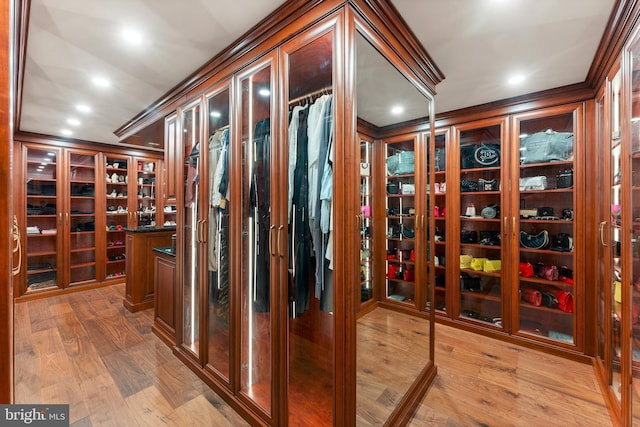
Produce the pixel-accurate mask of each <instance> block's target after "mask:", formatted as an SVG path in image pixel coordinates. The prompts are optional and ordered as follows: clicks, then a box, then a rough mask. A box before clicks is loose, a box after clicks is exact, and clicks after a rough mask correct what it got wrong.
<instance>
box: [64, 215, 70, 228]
mask: <svg viewBox="0 0 640 427" xmlns="http://www.w3.org/2000/svg"><path fill="white" fill-rule="evenodd" d="M64 216H65V218H66V220H67V225H69V212H67V213H65V214H64Z"/></svg>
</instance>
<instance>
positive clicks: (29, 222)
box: [15, 141, 164, 297]
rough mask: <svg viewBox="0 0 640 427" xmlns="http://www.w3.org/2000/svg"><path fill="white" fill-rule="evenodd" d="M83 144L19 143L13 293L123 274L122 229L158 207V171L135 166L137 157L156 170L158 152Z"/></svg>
mask: <svg viewBox="0 0 640 427" xmlns="http://www.w3.org/2000/svg"><path fill="white" fill-rule="evenodd" d="M83 147H84V146H83V145H82V144H73V145H72V144H69V145H68V146H62V147H58V146H55V145H53V144H49V143H41V142H29V141H25V142H23V143H22V144H21V145H20V150H18V155H17V156H16V158H17V162H16V163H17V164H18V165H20V167H19V168H18V169H19V170H20V173H21V174H22V176H23V179H22V180H17V182H19V183H18V184H17V187H16V192H15V194H16V195H17V197H16V199H17V200H19V201H20V204H21V205H22V206H23V208H22V209H19V210H17V212H18V218H19V223H20V224H21V226H22V227H24V228H23V233H22V234H23V236H24V237H23V242H22V245H23V247H24V248H25V252H26V253H25V255H26V261H25V262H26V268H25V269H24V271H23V273H22V274H21V275H20V276H19V280H18V283H19V285H18V286H17V289H18V292H16V296H17V297H27V296H29V297H31V296H35V295H46V294H50V293H52V292H57V291H61V290H66V289H70V288H72V287H84V286H94V285H95V286H97V285H101V284H103V283H105V284H107V283H114V282H116V281H122V280H123V279H124V276H125V274H126V271H125V258H126V253H125V246H126V239H125V229H126V228H127V227H137V226H138V224H139V223H141V222H140V221H141V220H143V219H144V218H151V219H152V220H153V219H154V218H155V215H156V211H158V210H159V211H162V210H163V207H162V201H161V200H160V201H159V203H160V204H159V205H156V202H155V196H154V188H155V185H154V183H153V182H152V180H154V175H155V172H153V171H151V170H146V171H145V170H144V169H142V170H141V171H136V168H137V166H136V165H138V164H140V165H141V167H142V164H147V165H149V164H153V169H154V171H155V170H157V168H159V167H160V165H161V164H162V162H161V160H159V159H157V158H155V159H154V158H153V157H143V156H139V155H138V156H136V155H127V154H121V153H120V154H118V153H112V152H104V151H96V150H95V149H93V150H92V149H87V148H83ZM146 167H147V168H150V166H146ZM138 176H140V177H142V181H141V182H142V183H141V184H137V179H138ZM145 179H147V182H146V183H145V181H144V180H145ZM22 182H24V183H25V184H21V183H22ZM138 194H141V196H140V197H138ZM139 202H140V203H139ZM140 205H142V212H141V214H139V213H138V210H140ZM159 215H160V217H159V220H160V221H163V219H162V218H163V216H162V215H164V213H163V212H160V213H159ZM139 220H140V221H139ZM147 222H149V221H148V220H147ZM149 223H150V222H149Z"/></svg>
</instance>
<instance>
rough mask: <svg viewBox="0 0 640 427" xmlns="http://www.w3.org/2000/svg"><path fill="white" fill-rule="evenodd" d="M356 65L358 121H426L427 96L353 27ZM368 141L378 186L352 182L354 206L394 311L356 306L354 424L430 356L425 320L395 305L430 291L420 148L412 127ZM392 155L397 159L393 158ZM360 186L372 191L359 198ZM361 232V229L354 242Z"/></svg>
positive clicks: (365, 419) (403, 388)
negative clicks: (358, 200)
mask: <svg viewBox="0 0 640 427" xmlns="http://www.w3.org/2000/svg"><path fill="white" fill-rule="evenodd" d="M356 67H357V68H356V86H357V101H356V104H357V116H358V121H359V123H360V124H363V123H365V124H366V127H367V128H369V127H373V128H374V129H379V130H382V129H383V128H384V127H386V126H391V125H399V124H402V123H403V122H407V121H410V120H414V119H422V120H424V121H428V117H429V106H430V101H429V99H427V98H426V97H425V96H424V95H423V94H422V93H421V92H420V91H418V90H417V89H416V87H415V86H414V85H413V84H412V83H411V82H410V81H409V80H407V78H406V77H404V75H403V74H401V73H400V72H399V71H398V69H397V68H396V67H395V66H393V64H392V63H391V62H390V61H389V60H388V59H387V58H385V56H383V55H382V54H381V52H380V51H379V50H378V49H377V48H376V47H374V46H373V45H372V44H371V43H370V42H369V41H368V40H367V39H366V38H365V37H364V36H362V35H361V34H360V33H358V34H357V35H356ZM358 130H359V132H360V131H361V129H358ZM360 139H362V138H360ZM374 144H378V145H379V147H381V148H382V149H381V150H379V151H377V152H379V153H381V154H382V159H380V161H378V162H377V163H375V165H376V166H377V167H372V168H371V176H372V177H373V178H372V179H371V182H372V185H374V186H375V185H377V186H378V187H379V188H375V187H373V188H371V189H367V188H365V191H364V193H363V189H362V188H361V189H360V196H361V201H362V200H364V201H365V202H366V204H363V206H368V207H369V211H370V214H369V217H367V212H366V211H363V212H362V214H363V215H362V216H363V219H364V221H363V224H364V225H365V226H366V227H367V228H365V229H364V230H365V231H364V233H367V230H370V234H371V236H370V237H369V238H370V239H372V240H373V246H372V247H373V248H380V249H381V250H380V253H379V254H378V253H374V252H372V254H371V255H372V256H373V257H374V260H375V261H374V262H375V263H380V265H381V266H383V267H382V268H380V269H378V270H375V269H374V271H380V274H379V276H377V277H376V276H373V277H372V283H373V287H374V291H373V296H376V295H377V296H378V298H379V299H380V300H381V301H384V302H385V303H386V304H390V305H394V306H397V307H399V310H396V309H393V310H392V309H389V308H383V307H380V306H373V307H375V308H373V309H369V308H368V309H366V310H363V311H362V312H361V313H360V315H359V318H358V320H357V373H356V376H357V377H356V384H357V388H356V424H357V425H359V426H379V425H384V423H385V421H386V420H387V419H388V418H389V416H390V415H391V413H392V412H393V410H394V409H395V408H396V406H397V405H398V404H399V402H400V401H401V399H402V398H403V396H404V395H405V394H406V393H407V391H408V390H409V388H410V387H411V385H412V384H413V383H414V381H415V380H416V378H417V377H418V376H419V374H420V373H421V371H422V370H423V368H424V367H425V366H426V365H427V364H428V363H429V360H430V354H429V351H430V350H429V349H430V339H431V337H430V322H429V320H427V319H424V318H421V317H418V316H414V315H412V314H410V313H411V312H410V311H406V312H402V308H407V309H411V310H424V308H425V307H426V306H427V302H428V298H427V296H428V295H430V292H431V289H430V283H429V280H428V270H427V264H428V260H429V251H428V247H429V244H430V243H429V241H428V238H429V237H428V236H429V235H432V233H428V232H427V230H426V226H425V228H423V229H422V230H421V231H418V228H419V227H417V224H418V223H423V224H428V222H429V220H428V218H429V217H428V214H427V212H426V209H427V208H426V206H427V205H428V204H429V200H428V197H429V196H428V194H429V191H428V188H429V186H428V176H429V167H428V166H427V165H428V163H429V156H428V152H427V150H426V145H425V142H424V141H423V139H422V136H421V135H420V134H418V133H416V134H412V135H410V136H403V135H400V136H394V137H391V138H387V139H386V140H377V141H374ZM360 151H361V159H360V162H361V163H363V162H367V161H369V160H368V159H367V156H368V152H367V151H366V150H363V149H362V148H361V150H360ZM374 152H376V151H375V149H374ZM420 153H422V154H420ZM393 159H396V160H398V161H397V162H395V163H393ZM417 159H422V162H417V161H416V160H417ZM405 160H407V162H406V163H405ZM412 160H413V161H412ZM373 161H374V162H375V158H374V159H373ZM381 168H384V169H381ZM362 175H363V174H362V172H361V177H360V185H361V187H362V182H363V178H362ZM365 183H366V181H365ZM368 192H371V194H374V195H375V197H369V198H366V197H365V198H362V197H363V194H365V195H366V194H367V193H368ZM376 212H377V213H378V214H376ZM423 215H424V217H423ZM362 233H363V232H362V231H361V234H362ZM364 238H366V236H361V239H362V241H365V240H364ZM360 258H361V259H362V253H361V256H360ZM361 265H362V261H361ZM391 270H394V271H391ZM365 278H366V276H365ZM376 288H377V290H378V292H376ZM369 307H371V306H369Z"/></svg>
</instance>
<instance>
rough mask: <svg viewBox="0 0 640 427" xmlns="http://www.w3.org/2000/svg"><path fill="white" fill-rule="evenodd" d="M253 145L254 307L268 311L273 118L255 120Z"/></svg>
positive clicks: (251, 187)
mask: <svg viewBox="0 0 640 427" xmlns="http://www.w3.org/2000/svg"><path fill="white" fill-rule="evenodd" d="M249 149H253V150H254V153H255V159H254V165H253V174H252V176H251V186H250V190H249V191H250V193H249V194H250V207H251V208H253V209H251V210H250V218H249V220H250V221H254V223H255V224H256V227H255V236H254V240H255V250H254V259H253V260H250V261H253V262H254V265H255V269H254V277H252V278H250V279H249V280H251V281H252V285H253V286H252V289H253V294H252V300H253V309H254V310H255V311H257V312H267V311H269V308H270V275H269V265H270V261H271V260H270V255H269V226H270V223H271V218H270V208H271V195H270V188H269V185H270V184H271V180H270V171H271V166H270V161H271V122H270V120H269V119H268V118H267V119H264V120H262V121H260V122H258V123H257V124H256V127H255V130H254V133H253V147H251V148H249Z"/></svg>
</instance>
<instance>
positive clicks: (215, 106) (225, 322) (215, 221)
mask: <svg viewBox="0 0 640 427" xmlns="http://www.w3.org/2000/svg"><path fill="white" fill-rule="evenodd" d="M207 106H208V110H207V112H208V119H209V136H208V138H207V140H208V144H206V146H207V148H208V152H207V156H208V159H207V160H208V166H207V175H206V176H205V177H203V178H204V179H206V180H207V187H206V188H207V189H208V191H209V193H208V195H207V197H206V200H207V205H206V207H205V209H206V211H205V212H206V218H207V220H206V222H207V225H208V227H207V230H208V233H207V239H206V243H207V244H206V247H207V283H208V294H209V304H208V307H209V327H208V333H209V339H208V345H209V351H208V353H207V354H208V358H209V360H208V363H209V364H210V365H211V366H213V368H214V369H215V370H216V371H218V372H219V373H220V374H222V375H223V376H224V377H225V378H227V379H228V378H229V363H230V356H229V348H230V335H229V320H230V319H229V314H230V312H229V308H230V298H229V213H230V211H231V206H230V203H229V187H230V186H229V152H230V149H229V142H230V140H231V139H230V136H229V89H224V90H222V91H220V92H218V93H216V94H215V95H214V96H211V97H210V98H209V100H208V103H207Z"/></svg>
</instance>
